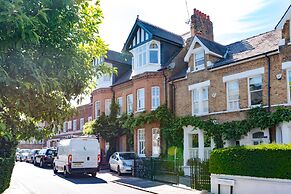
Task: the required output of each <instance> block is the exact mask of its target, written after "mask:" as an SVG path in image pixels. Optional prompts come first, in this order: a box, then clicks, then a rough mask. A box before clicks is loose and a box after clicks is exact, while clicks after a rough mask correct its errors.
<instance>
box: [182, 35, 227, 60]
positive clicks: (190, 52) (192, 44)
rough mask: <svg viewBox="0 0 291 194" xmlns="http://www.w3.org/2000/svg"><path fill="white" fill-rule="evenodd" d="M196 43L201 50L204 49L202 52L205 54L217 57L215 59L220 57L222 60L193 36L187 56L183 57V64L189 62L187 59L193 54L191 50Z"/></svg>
mask: <svg viewBox="0 0 291 194" xmlns="http://www.w3.org/2000/svg"><path fill="white" fill-rule="evenodd" d="M196 43H199V45H200V46H201V47H202V48H204V51H205V54H211V55H214V56H217V57H220V58H223V56H221V55H219V54H217V53H214V52H212V51H210V50H209V49H208V48H207V47H206V46H205V45H204V44H203V43H202V42H201V41H200V40H199V38H198V37H197V36H195V37H194V39H193V41H192V43H191V45H190V47H189V49H188V52H187V54H186V55H185V57H184V61H185V62H189V59H190V57H191V55H192V54H193V53H194V50H195V49H194V50H193V48H194V46H195V44H196Z"/></svg>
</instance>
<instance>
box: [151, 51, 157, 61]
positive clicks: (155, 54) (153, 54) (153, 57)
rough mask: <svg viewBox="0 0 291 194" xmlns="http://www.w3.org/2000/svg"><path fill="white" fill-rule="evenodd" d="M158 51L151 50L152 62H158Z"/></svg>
mask: <svg viewBox="0 0 291 194" xmlns="http://www.w3.org/2000/svg"><path fill="white" fill-rule="evenodd" d="M158 62H159V61H158V51H150V63H158Z"/></svg>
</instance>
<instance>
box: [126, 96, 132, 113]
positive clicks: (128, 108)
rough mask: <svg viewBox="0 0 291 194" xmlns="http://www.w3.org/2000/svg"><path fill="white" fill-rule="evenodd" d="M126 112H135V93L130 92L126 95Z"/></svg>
mask: <svg viewBox="0 0 291 194" xmlns="http://www.w3.org/2000/svg"><path fill="white" fill-rule="evenodd" d="M130 101H131V102H130ZM126 112H127V114H132V113H133V95H132V94H128V95H127V96H126Z"/></svg>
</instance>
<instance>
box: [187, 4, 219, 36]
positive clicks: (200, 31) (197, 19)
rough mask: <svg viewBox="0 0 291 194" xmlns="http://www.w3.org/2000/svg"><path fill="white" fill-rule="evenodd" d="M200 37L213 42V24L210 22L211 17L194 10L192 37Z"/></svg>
mask: <svg viewBox="0 0 291 194" xmlns="http://www.w3.org/2000/svg"><path fill="white" fill-rule="evenodd" d="M195 35H200V36H202V37H204V38H206V39H208V40H213V39H214V37H213V24H212V22H211V21H210V17H209V15H206V14H205V13H203V12H201V11H199V10H198V9H194V10H193V15H192V16H191V36H195Z"/></svg>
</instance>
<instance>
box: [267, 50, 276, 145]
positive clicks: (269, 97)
mask: <svg viewBox="0 0 291 194" xmlns="http://www.w3.org/2000/svg"><path fill="white" fill-rule="evenodd" d="M265 57H266V59H267V63H268V112H270V111H271V59H270V57H269V56H268V55H267V54H266V55H265ZM269 139H270V143H272V142H273V139H275V133H274V131H273V128H269Z"/></svg>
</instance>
